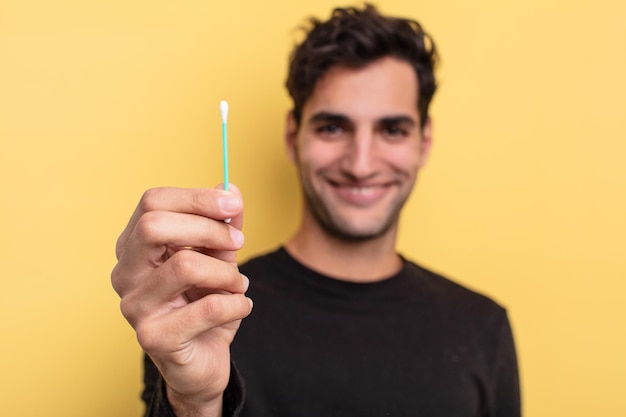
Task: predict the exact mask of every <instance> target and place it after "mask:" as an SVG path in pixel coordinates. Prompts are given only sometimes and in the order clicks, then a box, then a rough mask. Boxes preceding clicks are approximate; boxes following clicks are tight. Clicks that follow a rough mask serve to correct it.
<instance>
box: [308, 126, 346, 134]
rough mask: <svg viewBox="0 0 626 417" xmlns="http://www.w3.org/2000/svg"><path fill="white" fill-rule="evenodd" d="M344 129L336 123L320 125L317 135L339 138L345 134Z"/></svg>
mask: <svg viewBox="0 0 626 417" xmlns="http://www.w3.org/2000/svg"><path fill="white" fill-rule="evenodd" d="M344 131H345V130H344V128H343V127H342V126H340V125H338V124H335V123H328V124H324V125H320V126H318V127H317V128H315V133H317V134H319V135H322V136H338V135H340V134H342V133H343V132H344Z"/></svg>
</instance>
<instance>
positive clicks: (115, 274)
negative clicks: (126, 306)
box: [111, 264, 124, 296]
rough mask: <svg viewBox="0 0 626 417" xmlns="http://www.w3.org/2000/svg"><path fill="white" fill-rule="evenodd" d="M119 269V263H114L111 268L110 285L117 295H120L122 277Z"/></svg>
mask: <svg viewBox="0 0 626 417" xmlns="http://www.w3.org/2000/svg"><path fill="white" fill-rule="evenodd" d="M119 270H120V265H119V264H116V265H115V266H114V267H113V270H112V271H111V285H112V286H113V289H114V290H115V292H116V293H117V294H118V295H119V296H122V291H123V282H124V278H123V275H122V274H121V273H120V272H119Z"/></svg>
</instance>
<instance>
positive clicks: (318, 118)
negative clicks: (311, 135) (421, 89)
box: [309, 111, 417, 127]
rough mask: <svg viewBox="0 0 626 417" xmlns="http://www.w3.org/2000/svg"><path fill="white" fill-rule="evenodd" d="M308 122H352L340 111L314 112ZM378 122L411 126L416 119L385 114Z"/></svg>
mask: <svg viewBox="0 0 626 417" xmlns="http://www.w3.org/2000/svg"><path fill="white" fill-rule="evenodd" d="M309 122H310V123H337V124H344V123H352V120H350V118H349V117H348V116H346V115H344V114H341V113H332V112H326V111H321V112H319V113H315V114H314V115H313V116H311V117H310V118H309ZM377 123H379V124H383V125H399V124H407V125H409V126H411V127H414V126H416V125H417V123H416V121H415V120H414V119H413V118H412V117H410V116H405V115H398V116H385V117H383V118H381V119H379V120H378V121H377Z"/></svg>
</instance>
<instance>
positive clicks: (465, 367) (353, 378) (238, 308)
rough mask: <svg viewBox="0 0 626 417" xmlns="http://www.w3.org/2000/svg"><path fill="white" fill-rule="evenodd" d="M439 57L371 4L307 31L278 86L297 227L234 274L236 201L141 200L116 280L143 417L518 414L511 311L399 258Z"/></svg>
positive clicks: (410, 25) (193, 196) (425, 148)
mask: <svg viewBox="0 0 626 417" xmlns="http://www.w3.org/2000/svg"><path fill="white" fill-rule="evenodd" d="M436 58H437V55H436V52H435V46H434V43H433V42H432V40H431V39H430V37H428V35H427V34H425V33H424V32H423V30H422V29H421V27H420V26H419V25H418V24H417V23H416V22H412V21H408V20H404V19H397V18H389V17H384V16H381V15H380V14H379V13H378V12H377V11H376V9H375V8H373V7H371V6H365V7H364V8H363V9H354V8H349V9H337V10H335V11H334V12H333V14H332V15H331V18H330V19H329V20H328V21H326V22H319V21H313V27H312V29H311V30H310V32H309V33H308V36H307V38H306V39H305V40H304V41H303V43H302V44H301V45H299V46H298V47H297V48H296V50H295V52H294V53H293V55H292V57H291V65H290V70H289V76H288V80H287V87H288V89H289V92H290V94H291V97H292V99H293V101H294V107H293V110H292V111H291V112H290V113H289V115H288V119H287V127H286V135H285V136H286V143H287V149H288V154H289V157H290V159H291V160H292V161H293V163H294V164H295V165H296V167H297V169H298V174H299V178H300V183H301V186H302V193H303V196H304V202H305V204H304V205H303V207H304V208H303V213H302V220H301V224H300V226H299V228H298V230H297V231H296V232H295V234H294V235H293V236H292V238H291V239H289V241H287V242H286V243H285V245H284V246H283V247H281V248H280V249H278V250H277V251H275V252H273V253H269V254H267V255H264V256H261V257H258V258H255V259H253V260H251V261H249V262H247V263H246V264H244V265H242V266H241V267H240V270H238V269H237V265H236V263H235V251H236V250H238V249H239V248H240V247H241V246H242V244H243V235H242V233H241V230H240V229H241V225H242V213H243V209H242V207H243V203H242V200H241V197H240V195H239V193H238V191H237V190H236V189H235V191H234V192H226V191H223V190H219V189H214V190H181V189H156V190H150V191H148V192H147V193H146V194H145V195H144V197H143V198H142V200H141V202H140V204H139V206H138V208H137V210H136V211H135V213H134V215H133V216H132V218H131V220H130V222H129V225H128V226H127V228H126V229H125V230H124V232H123V233H122V235H121V236H120V238H119V240H118V245H117V255H118V258H119V262H118V264H117V266H116V267H115V269H114V271H113V274H112V282H113V285H114V287H115V289H116V291H117V292H118V293H119V294H120V296H121V297H122V301H121V308H122V312H123V314H124V316H125V317H126V318H127V319H128V321H129V322H130V324H131V325H132V326H133V327H134V328H135V330H136V332H137V337H138V340H139V343H140V344H141V346H142V348H143V349H144V350H145V352H146V353H147V358H149V359H147V361H146V390H145V393H144V399H145V400H146V402H147V403H148V409H147V415H151V416H157V415H158V416H171V415H176V416H219V415H241V416H311V417H313V416H316V417H319V416H369V415H371V416H519V415H520V400H519V386H518V376H517V365H516V358H515V350H514V345H513V339H512V335H511V330H510V326H509V323H508V320H507V316H506V313H505V311H504V309H502V308H501V307H500V306H498V305H497V304H495V303H494V302H493V301H491V300H489V299H488V298H486V297H484V296H482V295H479V294H476V293H474V292H471V291H469V290H467V289H465V288H463V287H461V286H459V285H458V284H455V283H453V282H451V281H449V280H447V279H446V278H443V277H441V276H439V275H437V274H435V273H433V272H430V271H428V270H426V269H424V268H422V267H420V266H418V265H416V264H414V263H412V262H410V261H408V260H406V259H404V258H403V257H401V256H400V255H399V254H398V253H397V252H396V249H395V244H396V234H397V230H398V220H399V215H400V211H401V208H402V206H403V204H404V203H405V201H406V200H407V198H408V197H409V194H410V192H411V190H412V188H413V185H414V183H415V181H416V178H417V174H418V172H419V170H420V168H421V167H422V166H423V165H424V164H425V162H426V160H427V158H428V154H429V151H430V147H431V143H432V138H431V120H430V117H429V115H428V107H429V103H430V100H431V98H432V96H433V94H434V92H435V88H436V83H435V78H434V75H433V70H434V66H435V63H436ZM227 218H231V219H232V221H231V222H230V223H226V222H224V220H225V219H227ZM239 271H241V272H239ZM247 277H249V279H248V278H247ZM250 281H251V282H252V285H251V286H250V291H248V292H247V294H248V295H249V296H250V298H251V299H254V301H255V307H254V311H253V312H252V314H250V313H251V311H252V310H251V307H252V302H251V301H250V299H248V298H247V297H246V296H245V295H244V294H245V293H246V291H247V289H248V285H249V282H250ZM249 314H250V316H249V317H247V316H248V315H249ZM246 317H247V318H246ZM244 318H246V319H245V320H243V321H242V319H244ZM155 365H156V366H155Z"/></svg>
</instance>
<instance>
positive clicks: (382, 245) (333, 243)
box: [285, 221, 402, 283]
mask: <svg viewBox="0 0 626 417" xmlns="http://www.w3.org/2000/svg"><path fill="white" fill-rule="evenodd" d="M396 234H397V225H396V226H394V227H392V228H391V229H390V230H389V231H388V232H387V233H385V234H384V235H382V236H379V237H376V238H373V239H369V240H364V241H358V242H355V241H348V240H343V239H340V238H338V237H335V236H332V235H330V234H329V233H328V232H326V231H325V230H323V229H322V228H321V227H320V226H319V225H318V224H317V223H316V222H313V221H311V222H306V221H303V223H302V225H301V226H300V228H299V229H298V231H297V232H296V233H295V234H294V235H293V236H292V237H291V239H289V240H288V241H287V243H286V244H285V248H286V249H287V251H288V252H289V253H290V254H291V256H293V257H294V258H295V259H297V260H298V261H299V262H301V263H302V264H304V265H305V266H307V267H308V268H311V269H313V270H315V271H317V272H320V273H322V274H324V275H328V276H331V277H333V278H337V279H340V280H343V281H350V282H363V283H365V282H375V281H380V280H382V279H384V278H387V277H390V276H392V275H394V274H396V273H397V272H398V271H400V269H401V268H402V260H401V259H400V256H399V255H398V254H397V253H396V249H395V244H396Z"/></svg>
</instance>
